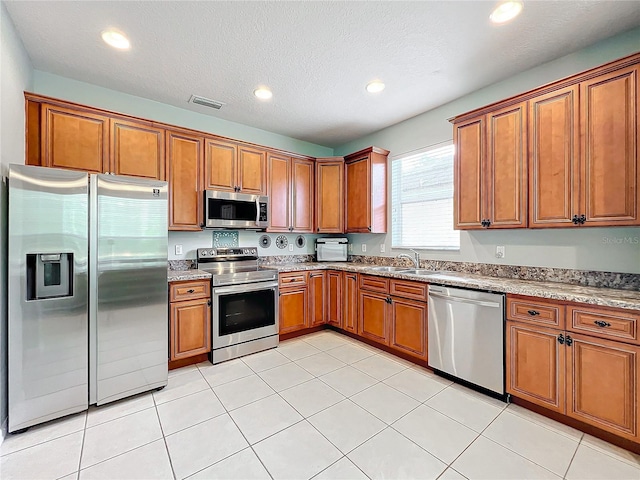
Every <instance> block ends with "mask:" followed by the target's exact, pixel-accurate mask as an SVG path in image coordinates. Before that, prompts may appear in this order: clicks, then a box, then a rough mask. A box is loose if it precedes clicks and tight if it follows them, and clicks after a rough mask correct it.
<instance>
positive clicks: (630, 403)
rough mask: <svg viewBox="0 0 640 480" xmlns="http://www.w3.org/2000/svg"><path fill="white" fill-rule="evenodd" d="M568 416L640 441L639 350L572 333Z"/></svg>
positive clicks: (568, 373)
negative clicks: (639, 398) (639, 429)
mask: <svg viewBox="0 0 640 480" xmlns="http://www.w3.org/2000/svg"><path fill="white" fill-rule="evenodd" d="M571 339H572V343H571V346H570V347H569V348H568V349H567V350H568V352H567V355H568V358H567V360H568V362H567V415H569V416H571V417H573V418H576V419H578V420H581V421H583V422H585V423H589V424H591V425H595V426H596V427H598V428H601V429H603V430H607V431H609V432H612V433H615V434H617V435H621V436H624V437H626V438H631V439H637V435H638V414H639V412H638V410H639V409H640V402H638V401H637V390H638V381H639V377H638V367H639V366H640V364H639V363H638V358H639V355H640V347H636V346H632V345H625V344H623V343H619V342H611V341H608V340H600V339H596V338H592V337H588V336H583V335H575V334H573V333H572V334H571Z"/></svg>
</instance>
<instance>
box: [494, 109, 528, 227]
mask: <svg viewBox="0 0 640 480" xmlns="http://www.w3.org/2000/svg"><path fill="white" fill-rule="evenodd" d="M486 162H487V166H486V172H487V175H486V182H487V188H486V192H487V195H486V197H485V201H486V212H487V213H486V215H485V217H486V219H487V220H489V221H490V222H491V223H490V224H489V226H490V227H491V228H516V227H526V226H527V110H526V103H521V104H518V105H514V106H511V107H507V108H503V109H500V110H497V111H495V112H492V113H489V114H487V156H486Z"/></svg>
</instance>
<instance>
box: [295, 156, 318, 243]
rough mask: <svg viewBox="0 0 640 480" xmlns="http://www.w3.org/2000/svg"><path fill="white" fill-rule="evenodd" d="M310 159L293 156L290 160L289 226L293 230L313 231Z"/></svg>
mask: <svg viewBox="0 0 640 480" xmlns="http://www.w3.org/2000/svg"><path fill="white" fill-rule="evenodd" d="M313 167H314V165H313V161H312V160H303V159H298V158H294V159H292V162H291V195H292V197H291V206H292V211H291V227H292V228H293V231H294V232H301V233H313V174H314V172H313V170H314V168H313Z"/></svg>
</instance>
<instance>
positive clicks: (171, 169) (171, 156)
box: [166, 131, 204, 230]
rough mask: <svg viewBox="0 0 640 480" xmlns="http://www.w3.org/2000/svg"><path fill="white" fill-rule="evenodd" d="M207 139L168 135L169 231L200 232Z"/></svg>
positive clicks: (173, 133) (179, 134) (175, 134)
mask: <svg viewBox="0 0 640 480" xmlns="http://www.w3.org/2000/svg"><path fill="white" fill-rule="evenodd" d="M203 148H204V138H203V137H196V136H192V135H188V134H183V133H179V132H171V131H167V176H166V178H167V180H168V182H169V230H201V227H200V224H201V223H202V220H203V214H202V176H201V172H202V166H203V165H202V163H203V162H202V157H203V155H202V153H203Z"/></svg>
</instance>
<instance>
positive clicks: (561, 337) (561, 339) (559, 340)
mask: <svg viewBox="0 0 640 480" xmlns="http://www.w3.org/2000/svg"><path fill="white" fill-rule="evenodd" d="M558 343H559V344H560V345H563V344H564V335H562V334H560V335H558Z"/></svg>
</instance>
